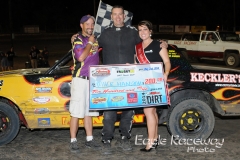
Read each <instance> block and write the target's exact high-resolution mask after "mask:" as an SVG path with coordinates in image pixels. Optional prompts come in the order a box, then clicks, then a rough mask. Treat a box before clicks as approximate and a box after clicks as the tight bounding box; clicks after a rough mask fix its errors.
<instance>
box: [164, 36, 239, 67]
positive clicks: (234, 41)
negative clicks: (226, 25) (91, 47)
mask: <svg viewBox="0 0 240 160" xmlns="http://www.w3.org/2000/svg"><path fill="white" fill-rule="evenodd" d="M168 43H169V44H172V45H176V46H177V47H178V48H180V50H182V51H183V53H185V54H187V56H188V58H189V59H197V60H198V61H200V62H201V60H203V59H211V60H218V61H224V62H225V64H226V65H227V66H229V67H232V68H234V67H237V66H238V65H239V62H240V60H239V58H240V55H239V54H240V41H239V36H238V35H237V34H236V33H235V32H218V31H202V32H201V33H200V34H194V33H186V34H184V35H182V37H181V39H180V40H168Z"/></svg>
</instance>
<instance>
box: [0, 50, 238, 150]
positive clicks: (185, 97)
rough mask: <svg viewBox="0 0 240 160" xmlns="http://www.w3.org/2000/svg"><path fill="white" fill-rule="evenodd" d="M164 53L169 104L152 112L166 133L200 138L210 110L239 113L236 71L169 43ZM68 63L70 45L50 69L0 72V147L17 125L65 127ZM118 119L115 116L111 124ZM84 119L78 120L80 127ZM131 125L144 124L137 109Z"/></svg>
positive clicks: (209, 125)
mask: <svg viewBox="0 0 240 160" xmlns="http://www.w3.org/2000/svg"><path fill="white" fill-rule="evenodd" d="M168 54H169V57H170V60H171V66H172V69H171V71H170V74H169V78H168V81H167V83H168V92H169V96H170V102H171V105H170V106H157V113H158V115H159V124H163V123H164V124H166V125H167V128H168V131H169V133H170V134H171V135H173V136H177V137H180V138H191V139H194V138H199V139H203V140H204V139H207V138H208V137H209V136H210V135H211V133H212V132H213V129H214V126H215V117H214V113H215V114H216V115H219V116H239V115H240V107H239V106H240V105H239V104H240V71H239V70H236V69H229V68H219V67H217V68H216V67H205V66H198V65H191V64H190V63H189V61H188V60H187V59H186V58H185V57H184V56H183V55H182V53H181V52H180V51H179V49H178V48H177V47H176V46H174V45H169V47H168ZM72 65H73V60H72V51H71V50H70V51H69V52H68V53H67V54H66V55H65V56H63V57H62V58H61V59H60V60H58V61H57V62H56V63H55V64H54V65H53V66H52V67H50V68H37V69H19V70H11V71H4V72H0V146H1V145H4V144H7V143H10V142H11V141H12V140H14V138H15V137H16V136H17V135H18V132H19V130H20V128H21V126H22V127H25V128H27V129H29V130H34V129H48V128H59V129H60V128H69V123H70V114H69V111H68V110H69V102H70V97H71V93H70V88H71V79H72V76H71V68H72V67H71V66H72ZM104 73H105V72H104ZM106 73H108V72H106ZM136 87H138V86H136ZM116 96H117V94H116ZM139 98H143V97H139ZM102 120H103V115H102V114H101V115H100V116H98V117H93V126H94V127H101V126H102V125H103V124H102ZM119 120H120V115H119V116H118V120H117V122H116V123H115V124H116V126H117V125H119ZM165 122H166V123H165ZM83 123H84V121H83V120H82V119H80V120H79V127H83ZM136 125H146V117H145V115H144V113H143V110H142V108H138V109H135V116H134V117H133V127H134V126H136ZM13 143H14V142H13Z"/></svg>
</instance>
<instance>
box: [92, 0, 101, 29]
mask: <svg viewBox="0 0 240 160" xmlns="http://www.w3.org/2000/svg"><path fill="white" fill-rule="evenodd" d="M101 3H102V0H100V1H99V4H98V10H99V8H100V5H101ZM98 10H97V15H96V17H95V23H94V29H93V34H94V33H95V26H96V24H97V17H98Z"/></svg>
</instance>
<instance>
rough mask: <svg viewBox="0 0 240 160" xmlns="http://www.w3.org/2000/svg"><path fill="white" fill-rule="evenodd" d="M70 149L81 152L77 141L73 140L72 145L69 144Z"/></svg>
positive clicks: (73, 151)
mask: <svg viewBox="0 0 240 160" xmlns="http://www.w3.org/2000/svg"><path fill="white" fill-rule="evenodd" d="M69 149H70V151H71V152H72V153H79V152H80V150H79V147H78V144H77V141H74V142H71V143H70V145H69Z"/></svg>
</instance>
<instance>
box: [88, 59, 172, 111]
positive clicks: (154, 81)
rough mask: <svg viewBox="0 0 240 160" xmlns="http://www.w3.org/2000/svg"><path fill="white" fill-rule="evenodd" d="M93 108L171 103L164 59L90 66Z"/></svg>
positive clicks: (135, 106)
mask: <svg viewBox="0 0 240 160" xmlns="http://www.w3.org/2000/svg"><path fill="white" fill-rule="evenodd" d="M89 73H90V83H89V85H90V86H89V87H90V93H89V94H90V95H89V101H90V105H89V106H90V110H107V109H127V108H138V107H149V106H161V105H168V104H170V100H169V96H168V89H167V85H166V83H165V81H164V79H163V67H162V63H150V64H134V65H129V64H126V65H111V66H110V65H95V66H90V72H89Z"/></svg>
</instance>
